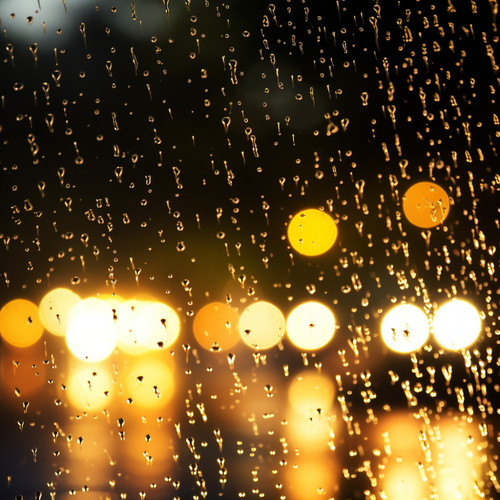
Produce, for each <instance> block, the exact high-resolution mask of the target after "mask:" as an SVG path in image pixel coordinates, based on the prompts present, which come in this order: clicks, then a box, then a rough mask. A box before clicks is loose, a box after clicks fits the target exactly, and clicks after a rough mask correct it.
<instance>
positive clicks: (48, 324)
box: [39, 288, 80, 336]
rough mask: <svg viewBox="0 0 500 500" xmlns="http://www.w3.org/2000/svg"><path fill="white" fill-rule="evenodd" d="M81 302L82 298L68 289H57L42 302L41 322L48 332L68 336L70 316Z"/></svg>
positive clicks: (49, 293) (40, 308)
mask: <svg viewBox="0 0 500 500" xmlns="http://www.w3.org/2000/svg"><path fill="white" fill-rule="evenodd" d="M78 302H80V297H79V296H78V295H77V294H76V293H75V292H72V291H71V290H68V289H67V288H55V289H54V290H51V291H50V292H48V293H47V294H46V295H45V296H44V297H43V299H42V300H41V302H40V306H39V316H40V321H41V322H42V324H43V326H44V327H45V329H46V330H47V331H49V332H50V333H52V334H54V335H59V336H62V335H66V330H67V328H68V314H69V312H70V311H71V309H72V308H73V306H75V305H76V304H78Z"/></svg>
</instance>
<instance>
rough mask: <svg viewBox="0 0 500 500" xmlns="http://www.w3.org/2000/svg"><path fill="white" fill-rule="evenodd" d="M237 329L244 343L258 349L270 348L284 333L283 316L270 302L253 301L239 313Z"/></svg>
mask: <svg viewBox="0 0 500 500" xmlns="http://www.w3.org/2000/svg"><path fill="white" fill-rule="evenodd" d="M239 330H240V336H241V338H242V339H243V342H245V344H246V345H248V346H250V347H252V348H254V349H259V350H260V349H270V348H271V347H274V346H275V345H276V344H277V343H278V342H279V341H280V340H281V339H282V338H283V335H284V334H285V317H284V316H283V313H282V312H281V311H280V310H279V308H277V307H276V306H275V305H274V304H271V303H270V302H265V301H259V302H254V303H253V304H250V305H249V306H248V307H247V308H246V309H245V310H244V311H243V312H242V313H241V316H240V321H239Z"/></svg>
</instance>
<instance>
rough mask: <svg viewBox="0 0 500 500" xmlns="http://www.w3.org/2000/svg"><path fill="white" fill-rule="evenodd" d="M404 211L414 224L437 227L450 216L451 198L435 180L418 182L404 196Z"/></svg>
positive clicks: (422, 226)
mask: <svg viewBox="0 0 500 500" xmlns="http://www.w3.org/2000/svg"><path fill="white" fill-rule="evenodd" d="M403 211H404V213H405V215H406V218H407V219H408V221H409V222H411V223H412V224H413V225H414V226H417V227H421V228H431V227H436V226H438V225H439V224H442V223H443V222H444V220H445V219H446V217H447V216H448V213H449V211H450V198H449V196H448V195H447V194H446V191H445V190H444V189H443V188H442V187H441V186H438V185H437V184H435V183H434V182H417V183H416V184H413V186H411V187H410V188H409V189H408V190H407V191H406V193H405V194H404V196H403Z"/></svg>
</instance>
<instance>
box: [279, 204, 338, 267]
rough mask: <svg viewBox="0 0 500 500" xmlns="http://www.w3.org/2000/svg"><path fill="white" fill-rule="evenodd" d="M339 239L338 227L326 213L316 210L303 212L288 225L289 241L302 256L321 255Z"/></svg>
mask: <svg viewBox="0 0 500 500" xmlns="http://www.w3.org/2000/svg"><path fill="white" fill-rule="evenodd" d="M336 239H337V225H336V224H335V222H334V221H333V219H332V218H331V217H330V216H329V215H328V214H327V213H325V212H323V211H321V210H317V209H315V208H309V209H307V210H302V211H301V212H299V213H298V214H296V215H294V216H293V218H292V220H291V221H290V223H289V224H288V240H289V241H290V245H292V248H293V249H294V250H295V251H297V252H299V253H300V254H302V255H307V256H311V257H312V256H316V255H321V254H323V253H325V252H327V251H328V250H330V248H331V247H332V246H333V244H334V243H335V240H336Z"/></svg>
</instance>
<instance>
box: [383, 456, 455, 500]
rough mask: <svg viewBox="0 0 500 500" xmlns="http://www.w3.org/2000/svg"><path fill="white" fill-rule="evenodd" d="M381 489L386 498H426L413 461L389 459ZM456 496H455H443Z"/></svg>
mask: <svg viewBox="0 0 500 500" xmlns="http://www.w3.org/2000/svg"><path fill="white" fill-rule="evenodd" d="M382 484H383V490H384V492H385V495H386V496H385V497H383V498H387V500H400V499H405V500H422V498H427V495H426V493H427V488H426V485H425V483H424V482H423V481H422V476H421V475H420V472H419V470H418V467H417V465H416V464H415V461H411V462H410V461H402V462H396V461H394V460H393V461H391V463H389V464H388V465H387V470H386V472H385V474H384V479H383V482H382ZM443 498H457V497H443Z"/></svg>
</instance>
